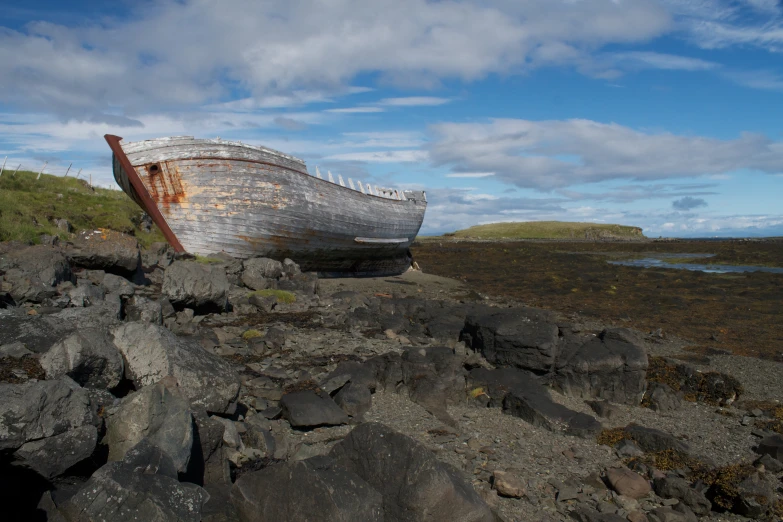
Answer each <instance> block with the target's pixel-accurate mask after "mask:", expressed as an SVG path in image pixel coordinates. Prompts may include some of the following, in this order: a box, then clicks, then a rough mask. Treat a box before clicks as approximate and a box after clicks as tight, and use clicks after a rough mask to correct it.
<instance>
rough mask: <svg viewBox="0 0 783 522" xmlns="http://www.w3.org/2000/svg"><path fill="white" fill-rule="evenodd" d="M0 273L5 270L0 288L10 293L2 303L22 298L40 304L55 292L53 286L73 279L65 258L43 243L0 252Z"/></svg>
mask: <svg viewBox="0 0 783 522" xmlns="http://www.w3.org/2000/svg"><path fill="white" fill-rule="evenodd" d="M1 272H5V274H4V275H3V279H4V280H5V283H4V284H3V290H4V291H5V292H7V293H8V295H9V296H10V299H8V298H7V299H5V302H6V303H9V301H10V302H11V303H14V304H15V305H18V304H21V303H24V302H26V301H31V302H35V303H40V302H41V301H42V300H43V299H45V298H47V297H52V296H54V295H55V288H54V287H56V286H57V285H59V284H60V283H62V282H64V281H71V280H72V279H73V275H72V274H71V267H70V265H69V264H68V259H67V258H66V257H65V256H64V255H63V254H62V253H61V252H60V251H59V250H57V249H54V248H51V247H48V246H44V245H37V246H31V247H28V248H23V249H20V250H12V251H10V252H8V253H6V254H2V255H0V273H1ZM9 304H10V303H9Z"/></svg>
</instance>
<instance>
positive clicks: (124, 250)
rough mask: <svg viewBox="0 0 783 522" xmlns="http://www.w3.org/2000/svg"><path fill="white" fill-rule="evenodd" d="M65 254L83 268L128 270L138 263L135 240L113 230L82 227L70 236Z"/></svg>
mask: <svg viewBox="0 0 783 522" xmlns="http://www.w3.org/2000/svg"><path fill="white" fill-rule="evenodd" d="M68 257H70V258H71V261H72V262H73V263H74V264H75V265H77V266H82V267H84V268H93V269H99V270H106V271H107V272H125V273H132V272H135V271H136V269H137V268H138V266H139V261H140V254H139V242H138V241H137V240H136V238H134V237H132V236H129V235H127V234H123V233H121V232H116V231H114V230H107V229H98V230H83V231H81V232H79V233H78V234H77V235H76V238H75V239H74V240H73V246H72V247H71V249H70V250H69V251H68Z"/></svg>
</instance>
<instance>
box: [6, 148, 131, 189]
mask: <svg viewBox="0 0 783 522" xmlns="http://www.w3.org/2000/svg"><path fill="white" fill-rule="evenodd" d="M17 172H35V173H38V176H36V179H41V176H42V175H43V174H48V175H50V176H61V177H74V178H76V179H83V180H84V181H86V182H88V183H89V184H90V187H93V186H98V187H100V188H107V189H115V190H117V187H116V186H114V185H113V184H110V183H96V185H93V180H92V172H87V171H85V170H84V169H83V168H79V167H76V166H75V165H74V164H73V162H69V163H68V164H67V165H66V164H65V163H62V164H55V163H49V162H48V161H43V162H40V163H32V162H30V160H26V161H22V162H20V161H14V160H13V159H10V158H8V157H7V156H6V157H5V158H3V160H2V163H0V176H15V175H16V173H17Z"/></svg>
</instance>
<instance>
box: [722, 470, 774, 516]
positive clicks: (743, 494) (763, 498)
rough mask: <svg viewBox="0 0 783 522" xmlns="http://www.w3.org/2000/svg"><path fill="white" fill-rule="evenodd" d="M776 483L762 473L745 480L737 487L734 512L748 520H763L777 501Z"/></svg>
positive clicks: (754, 474)
mask: <svg viewBox="0 0 783 522" xmlns="http://www.w3.org/2000/svg"><path fill="white" fill-rule="evenodd" d="M776 483H777V480H776V479H774V482H772V481H770V480H767V479H766V477H765V476H764V475H762V474H760V473H753V474H751V475H750V476H748V477H746V478H744V479H743V480H742V481H741V482H740V483H739V485H737V487H736V498H735V502H734V506H733V508H732V511H733V512H734V513H737V514H739V515H742V516H745V517H748V518H762V517H763V516H764V515H766V514H767V511H768V510H769V508H770V507H771V506H772V503H773V502H774V501H775V488H776Z"/></svg>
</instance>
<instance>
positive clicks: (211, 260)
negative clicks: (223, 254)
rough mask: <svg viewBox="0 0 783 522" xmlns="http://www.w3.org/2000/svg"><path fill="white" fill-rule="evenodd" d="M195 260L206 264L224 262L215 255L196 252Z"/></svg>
mask: <svg viewBox="0 0 783 522" xmlns="http://www.w3.org/2000/svg"><path fill="white" fill-rule="evenodd" d="M195 261H196V263H202V264H205V265H210V264H216V263H222V262H223V261H221V260H220V259H216V258H214V257H206V256H200V255H198V254H196V260H195Z"/></svg>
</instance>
